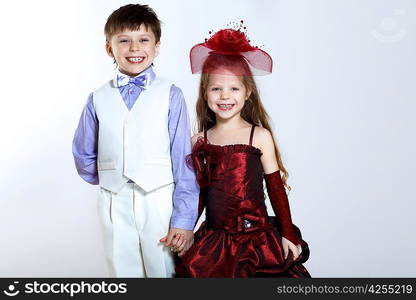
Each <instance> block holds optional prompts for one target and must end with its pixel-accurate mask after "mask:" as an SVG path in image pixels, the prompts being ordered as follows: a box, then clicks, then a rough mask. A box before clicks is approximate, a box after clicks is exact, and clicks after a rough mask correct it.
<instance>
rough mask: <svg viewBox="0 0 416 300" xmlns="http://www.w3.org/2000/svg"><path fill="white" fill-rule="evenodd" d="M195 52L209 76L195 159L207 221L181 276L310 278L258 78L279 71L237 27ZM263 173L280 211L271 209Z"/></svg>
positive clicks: (197, 68)
mask: <svg viewBox="0 0 416 300" xmlns="http://www.w3.org/2000/svg"><path fill="white" fill-rule="evenodd" d="M190 57H191V69H192V72H193V73H202V75H201V81H200V88H199V97H198V100H197V104H196V109H197V122H198V128H199V131H200V133H198V134H197V135H195V136H194V137H193V138H192V143H193V151H192V154H191V155H190V156H189V157H188V163H189V164H191V165H192V166H193V168H194V169H195V171H196V175H197V180H198V183H199V185H200V187H201V193H200V207H199V208H200V209H199V214H201V212H202V210H203V208H204V207H205V208H206V221H205V222H204V223H203V224H202V225H201V227H200V228H199V230H198V231H197V232H196V233H195V243H194V244H193V246H192V247H191V248H190V249H189V250H188V251H187V252H186V253H185V254H184V255H183V256H182V259H181V261H180V262H179V264H178V265H177V268H176V272H177V276H179V277H269V276H272V277H310V275H309V273H308V271H307V270H306V269H305V267H304V266H303V265H302V263H303V262H305V261H306V260H307V259H308V257H309V249H308V246H307V244H306V242H305V241H303V240H302V238H301V235H300V231H299V229H298V228H297V227H295V226H294V225H293V224H292V221H291V216H290V209H289V204H288V200H287V196H286V192H285V186H287V184H286V178H287V176H288V173H287V171H286V169H285V168H284V166H283V163H282V160H281V156H280V153H279V150H278V148H277V146H276V143H275V141H274V138H273V133H272V130H271V127H270V125H269V121H268V116H267V113H266V111H265V109H264V107H263V105H262V103H261V101H260V97H259V93H258V90H257V87H256V83H255V81H254V79H253V77H252V75H261V74H269V73H271V70H272V59H271V57H270V56H269V55H268V54H267V53H266V52H264V51H262V50H260V49H257V48H255V47H252V46H251V45H250V44H249V42H248V41H247V39H246V37H245V34H244V33H243V32H241V31H240V30H233V29H224V30H221V31H219V32H217V33H216V34H214V35H213V36H212V37H211V38H210V39H209V40H208V41H207V42H205V43H203V44H198V45H196V46H194V47H193V48H192V49H191V53H190ZM281 174H282V176H281ZM263 178H264V179H265V182H266V187H267V191H268V195H269V198H270V201H271V204H272V207H273V210H274V212H275V214H276V216H277V217H268V215H267V209H266V206H265V202H264V199H265V197H264V192H263ZM180 254H182V253H180Z"/></svg>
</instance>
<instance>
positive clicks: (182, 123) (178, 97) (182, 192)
mask: <svg viewBox="0 0 416 300" xmlns="http://www.w3.org/2000/svg"><path fill="white" fill-rule="evenodd" d="M169 137H170V145H171V159H172V171H173V178H174V181H175V190H174V192H173V212H172V218H171V224H170V225H171V226H170V227H171V228H178V229H184V230H193V228H194V225H195V222H196V218H197V216H198V202H199V186H198V184H197V182H196V178H195V173H194V172H193V170H191V169H189V168H188V167H187V165H186V163H185V160H186V155H188V154H190V153H191V129H190V124H189V117H188V111H187V108H186V102H185V99H184V96H183V94H182V91H181V90H180V89H179V88H178V87H176V86H174V85H172V87H171V90H170V102H169Z"/></svg>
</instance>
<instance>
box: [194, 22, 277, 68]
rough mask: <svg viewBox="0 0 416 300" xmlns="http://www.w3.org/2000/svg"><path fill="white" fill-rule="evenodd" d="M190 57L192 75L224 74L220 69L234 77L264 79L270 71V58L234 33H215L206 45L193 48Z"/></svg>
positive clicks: (271, 64)
mask: <svg viewBox="0 0 416 300" xmlns="http://www.w3.org/2000/svg"><path fill="white" fill-rule="evenodd" d="M189 56H190V59H191V71H192V74H196V73H211V74H212V73H220V74H223V71H221V70H219V69H218V67H219V66H221V65H222V66H225V67H226V69H227V70H228V71H231V72H232V73H233V74H235V75H244V76H250V75H267V74H270V73H271V72H272V67H273V60H272V58H271V57H270V55H269V54H267V53H266V52H265V51H263V50H261V49H258V48H256V47H253V46H251V45H250V43H249V41H248V40H247V38H246V35H245V34H244V33H243V32H242V31H240V30H234V29H222V30H220V31H218V32H216V33H215V34H214V35H213V36H212V37H211V38H210V39H209V40H207V41H206V42H205V43H201V44H197V45H195V46H193V47H192V49H191V51H190V53H189ZM238 62H240V63H238Z"/></svg>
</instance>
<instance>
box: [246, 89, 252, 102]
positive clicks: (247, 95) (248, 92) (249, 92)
mask: <svg viewBox="0 0 416 300" xmlns="http://www.w3.org/2000/svg"><path fill="white" fill-rule="evenodd" d="M250 96H251V91H247V94H246V100H248V98H250Z"/></svg>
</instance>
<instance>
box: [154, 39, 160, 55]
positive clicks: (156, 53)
mask: <svg viewBox="0 0 416 300" xmlns="http://www.w3.org/2000/svg"><path fill="white" fill-rule="evenodd" d="M159 51H160V41H159V42H157V43H156V45H155V57H156V56H158V55H159Z"/></svg>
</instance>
